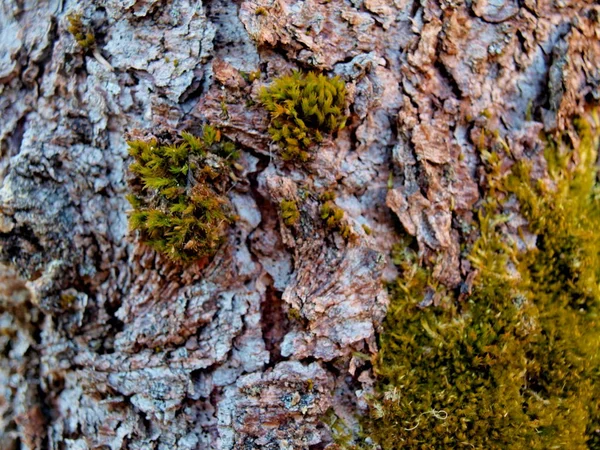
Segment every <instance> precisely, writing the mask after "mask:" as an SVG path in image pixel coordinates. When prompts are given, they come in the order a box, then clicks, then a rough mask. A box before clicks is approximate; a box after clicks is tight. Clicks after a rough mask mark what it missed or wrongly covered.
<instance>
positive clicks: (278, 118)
mask: <svg viewBox="0 0 600 450" xmlns="http://www.w3.org/2000/svg"><path fill="white" fill-rule="evenodd" d="M260 101H261V102H262V104H263V105H264V106H265V108H266V109H267V111H269V114H270V117H271V125H270V128H269V134H270V135H271V138H272V139H273V141H274V142H276V143H278V144H279V146H280V148H281V157H282V158H283V159H284V160H286V161H301V162H305V161H308V160H309V159H310V157H311V151H312V148H313V147H314V146H315V144H318V143H320V142H321V141H322V140H323V134H329V133H334V132H336V131H339V130H341V129H342V128H344V126H345V124H346V117H345V115H344V109H345V103H346V86H345V83H344V81H342V80H341V79H340V78H339V77H333V78H329V77H327V76H325V75H322V74H319V75H317V74H315V73H312V72H309V73H306V74H304V73H302V72H298V71H294V72H293V73H292V74H291V75H287V76H282V77H280V78H277V79H275V80H274V82H273V84H272V85H271V86H269V87H265V88H263V89H262V90H261V92H260Z"/></svg>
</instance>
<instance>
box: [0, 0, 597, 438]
mask: <svg viewBox="0 0 600 450" xmlns="http://www.w3.org/2000/svg"><path fill="white" fill-rule="evenodd" d="M76 11H79V12H81V13H82V18H83V21H84V23H85V24H86V25H87V26H89V27H90V28H91V29H92V30H93V33H94V35H95V38H96V48H97V52H96V53H99V54H100V55H101V58H99V57H98V56H97V55H94V53H93V52H92V51H85V50H84V49H82V48H81V47H80V46H79V45H78V44H77V43H76V42H75V40H74V38H73V36H72V35H71V34H70V33H69V32H68V31H67V27H68V21H67V16H68V15H69V14H70V13H72V12H76ZM599 17H600V5H598V4H595V3H594V2H592V1H582V0H571V1H569V0H555V1H550V0H520V1H517V0H472V1H463V0H455V1H454V0H452V1H451V0H420V1H417V0H332V1H325V0H306V1H299V0H247V1H241V0H240V1H229V0H211V1H203V2H201V1H199V0H174V1H160V0H97V1H92V0H79V1H74V0H45V1H42V0H39V1H34V0H4V1H3V2H2V3H1V5H0V118H1V119H0V145H1V147H0V155H1V158H0V179H1V180H2V187H1V188H0V258H1V260H2V261H3V265H2V267H1V269H0V449H2V450H12V449H18V448H24V449H38V448H44V449H45V448H49V449H73V450H83V449H92V448H110V449H113V450H116V449H125V448H127V449H140V450H141V449H144V450H145V449H177V450H184V449H205V448H206V449H208V448H211V449H212V448H215V449H233V448H240V449H241V448H243V449H249V448H273V449H305V448H315V449H316V448H325V447H327V446H328V445H329V444H330V443H331V441H332V438H331V433H330V431H329V429H328V427H327V426H326V425H325V424H324V423H323V421H322V419H323V416H324V415H325V413H326V412H327V411H328V410H329V409H330V408H332V409H333V411H335V413H336V414H337V415H339V416H341V417H344V418H345V420H347V421H348V423H350V424H352V423H353V422H354V420H355V419H354V418H353V417H354V415H355V414H360V412H361V408H364V407H365V402H364V395H365V393H366V392H368V391H369V389H371V386H372V376H371V375H370V372H369V364H368V361H365V357H364V355H369V354H372V353H374V352H375V351H376V350H377V349H376V340H375V333H376V331H377V327H378V325H379V324H380V322H381V320H382V318H383V317H384V315H385V309H386V304H387V296H386V292H385V289H384V283H383V281H385V280H390V279H393V277H394V276H395V271H394V268H393V265H392V264H391V263H390V261H389V256H388V255H389V251H390V248H391V245H392V244H393V243H394V242H395V241H396V240H397V237H396V236H397V230H398V229H399V228H403V229H404V230H405V231H406V232H407V233H409V234H411V235H413V236H415V237H416V239H417V240H418V243H419V248H420V253H421V256H422V258H424V259H427V260H430V261H434V264H435V272H434V273H435V276H436V277H437V278H438V279H439V280H440V281H442V282H443V283H445V284H447V285H448V286H452V287H457V286H460V285H461V283H465V282H468V274H469V272H470V268H469V265H468V263H467V262H466V260H465V259H464V258H463V257H462V255H461V253H460V243H461V239H462V237H463V236H465V235H466V234H468V232H469V229H470V226H471V223H472V217H471V216H472V207H473V205H474V204H475V203H476V202H477V200H478V199H479V196H480V188H481V185H482V183H483V181H482V177H480V173H479V170H478V165H479V157H478V153H477V151H476V147H477V145H478V142H480V140H481V139H482V133H483V132H484V131H483V130H493V131H494V132H497V133H499V134H500V136H502V137H503V138H504V139H505V141H506V142H507V143H508V145H509V146H510V148H511V150H512V152H513V154H514V155H515V156H516V157H517V158H529V159H532V160H533V161H534V162H536V163H537V164H538V166H540V167H541V165H542V160H543V158H541V155H540V152H539V146H536V141H537V137H538V134H539V132H540V131H542V130H545V131H547V132H553V131H558V130H563V129H565V128H568V126H569V124H570V120H571V118H572V116H573V115H574V114H577V113H581V112H583V111H584V109H585V108H586V106H587V105H589V104H591V103H594V102H598V100H600V21H599V20H600V19H599ZM103 59H104V60H106V61H107V62H108V64H109V65H110V67H109V66H108V65H107V64H106V63H105V62H104V61H103ZM295 68H301V69H304V70H310V69H314V70H319V71H325V72H327V73H331V74H337V75H340V76H341V77H342V78H343V79H345V80H346V82H347V86H348V90H349V92H350V100H349V111H350V113H351V119H350V121H349V125H348V126H347V128H346V129H345V130H344V131H342V132H341V133H340V134H339V136H338V137H337V138H336V139H335V140H329V141H327V142H325V143H324V144H323V145H322V146H321V147H320V148H319V149H318V151H317V152H316V154H315V157H314V159H313V160H312V161H311V162H310V163H309V164H307V165H306V166H302V167H300V166H293V165H289V164H284V163H283V162H282V161H281V160H280V159H279V158H278V157H277V150H276V148H275V147H272V146H271V144H270V139H269V136H268V133H267V126H268V117H267V115H266V113H265V111H264V110H263V109H262V108H261V107H260V105H258V104H257V103H256V101H257V94H258V90H259V88H260V87H261V86H262V85H265V84H266V83H269V82H270V80H272V79H273V78H274V77H276V76H278V75H281V74H283V73H285V72H287V71H289V70H291V69H295ZM256 70H260V71H261V76H260V77H259V78H258V79H257V80H254V81H252V82H249V81H246V80H247V77H244V76H243V75H244V72H253V71H256ZM206 121H208V122H210V123H212V124H213V125H215V126H218V127H220V128H221V129H222V130H223V132H224V133H225V134H226V135H227V136H228V137H230V138H231V139H234V140H236V141H237V142H238V143H239V145H240V147H241V148H242V150H243V156H242V160H241V164H242V165H243V166H244V173H243V176H242V177H241V179H240V181H239V182H238V183H237V185H236V186H235V188H234V189H232V191H231V192H230V200H231V202H232V204H233V205H234V207H235V210H236V213H237V215H238V216H239V220H238V221H237V222H236V223H235V225H234V226H232V228H231V229H230V232H229V236H228V242H227V243H226V244H225V245H224V246H223V247H222V248H221V250H220V251H219V252H218V253H217V255H216V256H215V257H214V258H213V259H212V260H210V261H202V262H201V263H199V264H194V265H193V266H190V267H186V268H182V267H180V266H178V265H175V264H173V263H170V262H169V261H168V260H166V259H165V258H164V257H161V256H160V255H156V254H155V253H154V252H152V251H151V250H149V249H147V248H145V247H144V246H143V245H141V244H139V242H137V241H136V239H135V236H132V235H130V233H129V232H128V227H127V214H126V213H127V211H128V209H129V205H128V203H127V201H126V200H125V197H124V196H125V194H126V192H127V187H126V179H127V166H128V164H129V162H130V161H129V158H128V156H127V145H126V137H127V136H144V135H145V136H150V135H160V134H161V133H164V132H165V131H170V130H173V129H179V130H183V129H185V130H189V131H192V132H198V131H199V130H200V128H201V125H202V123H204V122H206ZM326 190H333V191H335V192H336V195H337V197H336V200H335V201H336V203H337V205H338V206H340V207H341V208H343V209H344V211H345V219H344V220H346V221H347V222H348V224H350V225H351V226H352V228H353V234H354V235H353V237H352V239H350V240H346V239H343V238H342V237H341V236H339V235H338V234H337V233H334V232H332V231H331V230H328V229H327V228H326V227H325V225H324V223H323V221H322V219H321V218H320V214H319V208H320V203H319V199H318V197H319V194H320V193H322V192H324V191H326ZM282 199H288V200H289V199H295V200H297V204H298V206H299V209H300V212H301V218H300V221H299V222H298V224H296V225H294V226H286V225H284V224H283V221H282V220H281V218H280V216H279V203H280V201H281V200H282ZM398 219H399V223H398ZM511 220H513V221H518V220H520V219H519V217H517V216H516V215H515V217H513V218H512V219H511ZM515 223H516V222H515ZM363 225H366V226H367V227H368V228H367V229H370V230H372V233H367V232H366V231H365V228H364V227H363ZM507 226H509V227H510V222H509V224H508V225H507Z"/></svg>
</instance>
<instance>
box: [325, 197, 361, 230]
mask: <svg viewBox="0 0 600 450" xmlns="http://www.w3.org/2000/svg"><path fill="white" fill-rule="evenodd" d="M320 200H321V202H323V203H322V204H321V209H320V214H321V219H323V220H324V221H325V225H326V226H327V228H328V229H329V230H331V231H337V232H339V233H340V235H341V236H342V237H343V238H344V239H351V238H353V237H354V233H353V231H352V227H351V226H350V225H349V224H348V221H347V220H346V219H345V217H344V216H345V214H344V210H343V209H342V208H340V207H339V206H337V205H336V204H335V203H334V200H335V194H334V193H333V192H330V191H328V192H325V193H324V194H322V195H321V196H320Z"/></svg>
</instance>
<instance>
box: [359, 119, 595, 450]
mask: <svg viewBox="0 0 600 450" xmlns="http://www.w3.org/2000/svg"><path fill="white" fill-rule="evenodd" d="M577 127H578V131H579V137H578V139H580V144H579V145H578V146H577V148H576V151H575V150H573V147H574V146H573V145H571V146H569V145H564V144H563V143H562V141H559V142H554V141H550V142H549V144H548V146H547V150H546V159H547V161H548V168H549V169H548V170H549V173H550V175H551V178H552V180H553V183H552V185H544V184H542V183H540V182H537V181H536V180H533V179H532V177H531V174H530V169H529V167H528V166H527V165H526V164H525V163H522V162H519V163H515V165H514V166H513V168H512V170H510V172H509V173H508V174H507V175H505V174H503V171H502V167H501V161H502V160H506V158H507V157H508V156H509V155H510V152H509V149H508V148H507V146H506V145H505V144H503V143H502V142H501V141H498V144H499V145H497V146H496V147H495V149H494V150H492V151H482V160H483V162H484V165H485V168H486V173H487V184H488V188H489V194H488V196H487V198H486V200H485V201H484V202H483V203H482V206H481V209H480V210H479V212H478V216H479V238H478V239H477V240H476V241H475V243H474V244H473V245H472V246H471V248H470V249H469V252H470V260H471V263H472V265H473V268H474V269H475V271H476V272H475V273H476V277H475V279H474V280H473V283H472V285H471V286H469V287H467V286H466V285H465V287H464V288H463V289H462V291H461V292H460V293H457V292H452V291H449V290H447V289H446V288H444V286H441V285H439V284H438V283H437V282H436V281H435V280H434V279H433V278H432V276H431V273H430V271H429V270H428V269H427V268H426V267H424V266H423V265H421V264H420V262H419V260H418V257H417V255H416V253H415V252H414V251H413V250H411V247H410V245H407V243H401V244H400V245H398V246H397V247H396V250H395V253H394V262H395V263H396V264H397V265H398V266H399V269H400V271H401V273H402V276H401V277H400V278H398V280H397V281H396V282H395V283H394V284H393V285H392V286H390V293H391V298H392V301H391V305H390V308H389V311H388V314H387V317H386V320H385V323H384V331H383V333H382V334H381V336H380V342H379V344H380V352H379V354H378V357H377V359H376V360H375V361H374V369H375V373H376V374H377V377H378V385H377V391H376V392H377V393H376V395H375V396H374V397H373V398H372V399H371V414H370V416H369V417H367V418H364V419H363V421H362V424H363V428H364V429H363V432H364V436H368V437H369V438H370V439H372V440H373V441H374V442H376V443H378V444H379V445H381V447H382V448H383V449H384V450H387V449H420V450H423V449H453V448H465V449H468V448H475V449H540V450H541V449H551V448H556V449H593V450H598V449H600V420H599V419H600V407H599V401H598V399H600V319H599V316H598V312H599V307H600V290H599V289H600V288H599V282H600V234H599V233H597V230H596V227H597V226H598V224H599V223H600V221H599V219H600V195H598V193H599V192H600V191H599V187H598V182H597V175H598V170H597V166H596V160H597V150H598V132H597V130H592V129H591V128H590V126H589V125H588V124H587V123H586V122H584V121H578V122H577ZM499 152H506V154H505V155H504V157H503V158H501V157H500V155H499ZM511 199H516V200H518V202H519V205H520V211H521V214H523V216H524V217H525V218H526V219H527V221H528V223H529V225H528V230H529V231H530V232H533V233H535V235H536V236H537V241H536V245H535V247H533V248H528V249H525V250H522V249H521V250H520V249H518V248H517V245H516V243H515V242H514V241H513V240H512V239H511V237H510V236H508V235H506V234H505V232H504V231H503V230H504V227H503V226H502V224H503V223H504V222H506V220H507V216H506V215H505V214H504V210H503V207H504V205H506V204H507V201H509V200H511ZM523 231H525V230H523ZM363 442H364V441H363ZM364 446H365V447H368V446H367V445H366V444H365V445H364Z"/></svg>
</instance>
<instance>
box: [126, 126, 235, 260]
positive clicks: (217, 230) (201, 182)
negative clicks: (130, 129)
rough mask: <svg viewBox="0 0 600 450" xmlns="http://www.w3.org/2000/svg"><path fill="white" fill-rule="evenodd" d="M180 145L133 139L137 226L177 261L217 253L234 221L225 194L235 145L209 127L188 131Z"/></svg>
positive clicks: (133, 226) (134, 219) (133, 201)
mask: <svg viewBox="0 0 600 450" xmlns="http://www.w3.org/2000/svg"><path fill="white" fill-rule="evenodd" d="M181 137H182V140H181V142H179V143H176V144H165V143H159V142H158V141H156V140H152V141H149V142H144V141H132V142H129V154H130V155H131V156H132V157H133V158H134V162H133V163H132V164H131V165H130V167H129V170H130V171H131V173H132V174H133V179H132V180H131V183H130V185H131V188H132V191H133V192H132V194H130V195H129V196H128V197H127V198H128V200H129V202H130V203H131V206H132V207H133V211H132V212H131V213H130V216H129V224H130V227H131V229H132V230H137V231H138V233H139V236H140V239H141V241H142V242H144V243H146V244H147V245H149V246H150V247H152V248H154V249H155V250H157V251H159V252H161V253H164V254H165V255H167V256H168V257H169V258H171V259H172V260H174V261H181V262H188V261H193V260H196V259H199V258H202V257H204V256H210V255H212V254H214V253H215V251H216V250H217V249H218V247H219V245H220V244H221V243H222V242H223V238H224V233H225V230H226V227H227V225H228V224H229V223H230V222H231V221H232V217H231V215H230V213H229V210H230V208H229V203H228V201H227V198H226V197H225V192H226V189H227V187H228V186H229V185H230V178H231V175H232V172H231V170H232V169H231V168H232V165H233V161H234V160H235V159H236V158H237V155H238V151H237V150H236V148H235V145H234V144H233V143H232V142H230V141H226V140H224V139H222V137H221V134H220V132H219V131H218V130H216V129H214V128H213V127H211V126H205V127H204V129H203V133H202V137H201V138H198V137H195V136H192V135H191V134H188V133H182V135H181Z"/></svg>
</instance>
